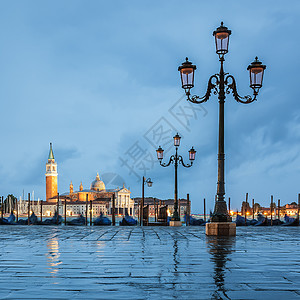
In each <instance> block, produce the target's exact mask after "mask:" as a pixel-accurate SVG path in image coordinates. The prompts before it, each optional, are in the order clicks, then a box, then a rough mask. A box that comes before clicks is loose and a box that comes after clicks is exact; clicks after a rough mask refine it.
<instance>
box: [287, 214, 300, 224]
mask: <svg viewBox="0 0 300 300" xmlns="http://www.w3.org/2000/svg"><path fill="white" fill-rule="evenodd" d="M283 226H299V221H298V219H295V218H291V217H289V216H288V215H287V214H285V216H284V223H283Z"/></svg>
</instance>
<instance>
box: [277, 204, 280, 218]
mask: <svg viewBox="0 0 300 300" xmlns="http://www.w3.org/2000/svg"><path fill="white" fill-rule="evenodd" d="M280 209H281V208H280V199H278V205H277V218H278V220H280Z"/></svg>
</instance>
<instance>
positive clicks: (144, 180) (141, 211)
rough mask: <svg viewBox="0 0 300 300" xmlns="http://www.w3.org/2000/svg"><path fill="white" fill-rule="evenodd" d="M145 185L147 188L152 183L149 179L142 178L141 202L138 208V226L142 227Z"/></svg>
mask: <svg viewBox="0 0 300 300" xmlns="http://www.w3.org/2000/svg"><path fill="white" fill-rule="evenodd" d="M146 183H147V185H148V187H151V186H152V184H153V182H152V181H151V178H148V179H146V178H145V177H144V176H143V184H142V202H141V207H140V226H143V217H144V216H143V211H144V210H143V209H144V202H145V184H146Z"/></svg>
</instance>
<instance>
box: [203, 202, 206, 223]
mask: <svg viewBox="0 0 300 300" xmlns="http://www.w3.org/2000/svg"><path fill="white" fill-rule="evenodd" d="M203 218H204V222H206V201H205V198H204V199H203Z"/></svg>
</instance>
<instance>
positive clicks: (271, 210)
mask: <svg viewBox="0 0 300 300" xmlns="http://www.w3.org/2000/svg"><path fill="white" fill-rule="evenodd" d="M270 212H271V226H273V195H271V207H270Z"/></svg>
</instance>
